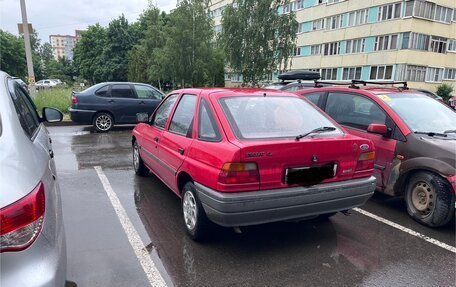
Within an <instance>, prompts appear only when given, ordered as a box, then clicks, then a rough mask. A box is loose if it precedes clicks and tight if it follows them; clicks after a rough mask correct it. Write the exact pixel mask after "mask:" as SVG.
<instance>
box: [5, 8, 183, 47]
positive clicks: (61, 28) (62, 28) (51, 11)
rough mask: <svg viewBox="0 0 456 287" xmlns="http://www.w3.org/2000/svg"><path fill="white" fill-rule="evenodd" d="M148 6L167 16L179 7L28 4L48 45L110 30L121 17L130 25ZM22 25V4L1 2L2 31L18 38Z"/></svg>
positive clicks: (32, 19) (29, 15) (32, 20)
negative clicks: (92, 29) (96, 28)
mask: <svg viewBox="0 0 456 287" xmlns="http://www.w3.org/2000/svg"><path fill="white" fill-rule="evenodd" d="M149 3H151V4H153V5H154V6H157V7H158V8H160V10H162V11H166V12H169V11H170V10H171V9H174V8H175V7H176V0H153V1H151V0H123V1H122V0H60V1H59V0H25V5H26V8H27V19H28V22H29V23H31V24H32V25H33V28H34V29H35V30H36V31H37V32H38V36H39V38H40V39H41V44H43V43H45V42H49V35H54V34H61V35H74V30H84V29H86V28H87V26H89V25H93V24H96V23H97V22H98V23H100V25H102V26H107V25H108V24H109V22H110V21H111V20H112V19H114V18H117V17H118V16H120V15H121V14H122V13H123V14H124V16H125V18H127V19H128V21H129V22H133V21H136V20H137V19H138V17H139V15H140V14H141V13H142V12H143V11H144V10H145V9H146V8H147V7H148V6H149ZM20 22H22V18H21V6H20V1H19V0H0V29H2V30H6V31H8V32H10V33H12V34H14V35H18V31H17V23H20Z"/></svg>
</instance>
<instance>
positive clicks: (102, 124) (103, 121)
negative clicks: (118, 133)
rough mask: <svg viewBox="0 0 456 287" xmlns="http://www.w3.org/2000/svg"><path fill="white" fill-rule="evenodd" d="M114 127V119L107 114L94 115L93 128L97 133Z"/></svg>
mask: <svg viewBox="0 0 456 287" xmlns="http://www.w3.org/2000/svg"><path fill="white" fill-rule="evenodd" d="M113 125H114V119H113V118H112V116H111V115H110V114H108V113H99V114H96V115H95V117H94V118H93V127H94V128H95V130H96V131H98V132H102V133H104V132H107V131H109V130H110V129H111V128H112V126H113Z"/></svg>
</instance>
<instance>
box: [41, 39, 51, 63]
mask: <svg viewBox="0 0 456 287" xmlns="http://www.w3.org/2000/svg"><path fill="white" fill-rule="evenodd" d="M40 57H41V60H42V61H43V62H44V63H48V62H49V61H51V60H52V59H54V54H53V53H52V46H51V44H49V43H44V44H43V45H41V47H40Z"/></svg>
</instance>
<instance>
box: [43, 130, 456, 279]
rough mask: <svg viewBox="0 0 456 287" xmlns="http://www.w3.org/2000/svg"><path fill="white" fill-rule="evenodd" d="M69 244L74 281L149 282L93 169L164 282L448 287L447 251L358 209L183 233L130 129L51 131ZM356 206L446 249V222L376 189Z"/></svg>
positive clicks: (451, 238)
mask: <svg viewBox="0 0 456 287" xmlns="http://www.w3.org/2000/svg"><path fill="white" fill-rule="evenodd" d="M48 129H49V131H50V133H51V137H52V139H53V147H54V153H55V158H56V163H57V169H58V176H59V180H60V187H61V190H62V201H63V211H64V222H65V228H66V234H67V246H68V279H69V280H72V281H75V282H76V283H77V284H78V286H150V283H149V281H148V279H147V277H146V275H145V273H144V271H143V269H142V267H141V264H140V263H139V261H138V259H137V258H136V256H135V253H134V252H133V248H132V247H131V245H130V243H129V241H128V239H127V236H126V234H125V232H124V230H123V229H122V226H121V224H120V222H119V219H118V217H117V215H116V212H115V211H114V208H113V206H112V205H111V203H110V201H109V199H108V196H107V194H106V192H105V191H104V189H103V185H102V183H101V182H100V180H99V178H98V177H97V173H96V171H95V169H94V167H95V166H101V168H102V169H103V171H104V173H105V174H106V176H107V178H108V180H109V182H110V184H111V186H112V189H113V191H114V192H115V193H116V195H117V197H118V198H119V200H120V202H121V204H122V206H123V208H124V209H125V210H126V213H127V215H128V217H129V219H130V220H131V222H132V224H133V225H134V227H135V229H136V230H137V232H138V233H139V236H140V237H141V239H142V242H144V244H145V245H146V246H145V248H146V249H147V250H148V251H149V252H150V254H151V258H152V260H153V262H154V263H155V265H156V266H157V268H158V269H159V271H160V273H161V275H162V277H163V278H164V280H165V281H166V282H167V284H168V285H169V286H173V285H174V286H455V284H456V283H455V282H456V255H455V253H453V252H451V251H448V250H446V249H443V248H441V247H439V246H436V245H433V244H431V243H429V242H426V241H424V240H422V239H420V238H417V237H415V236H412V235H410V234H407V233H405V232H403V231H401V230H398V229H394V228H392V227H390V226H387V225H385V224H384V223H382V222H378V221H375V220H373V219H371V218H369V217H366V216H364V215H362V214H360V213H357V212H352V214H351V215H350V216H345V215H342V214H337V215H336V216H334V217H332V218H331V219H330V220H327V221H317V220H311V221H302V222H298V223H297V222H280V223H273V224H264V225H258V226H252V227H246V228H242V234H236V233H234V232H233V231H232V230H231V229H225V228H216V229H215V230H214V234H213V236H212V237H211V238H210V240H209V241H208V242H205V243H195V242H193V241H192V240H191V239H189V237H187V235H186V234H185V230H184V227H183V221H182V218H181V213H180V202H179V199H178V198H177V197H176V196H175V195H174V194H173V193H172V192H171V191H170V190H169V189H168V188H167V187H166V186H165V185H164V184H163V183H161V182H160V180H158V179H157V178H156V177H155V176H153V175H150V176H148V177H145V178H142V177H137V176H135V174H134V171H133V169H132V166H131V157H132V155H131V138H130V133H131V127H126V128H124V127H122V128H117V129H116V130H114V131H112V132H109V133H107V134H100V133H92V132H91V130H90V128H89V127H50V128H48ZM362 208H363V209H364V210H366V211H369V212H371V213H373V214H376V215H378V216H381V217H383V218H386V219H388V220H390V221H393V222H395V223H398V224H400V225H402V226H404V227H407V228H410V229H412V230H414V231H417V232H419V233H422V234H424V235H426V236H429V237H431V238H434V239H436V240H438V241H440V242H443V243H445V244H448V245H450V246H453V247H454V246H455V224H454V222H452V223H451V224H449V225H447V226H445V227H443V228H440V229H431V228H427V227H425V226H422V225H420V224H418V223H416V222H415V221H413V220H412V219H411V218H409V217H408V216H407V213H406V211H405V209H404V205H403V201H402V200H400V199H391V198H389V197H386V196H381V195H376V196H374V197H373V198H372V199H371V200H370V201H369V202H368V203H367V204H366V205H365V206H363V207H362Z"/></svg>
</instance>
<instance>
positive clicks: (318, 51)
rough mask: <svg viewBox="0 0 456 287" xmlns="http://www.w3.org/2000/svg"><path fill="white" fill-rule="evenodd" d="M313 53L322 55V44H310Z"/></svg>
mask: <svg viewBox="0 0 456 287" xmlns="http://www.w3.org/2000/svg"><path fill="white" fill-rule="evenodd" d="M310 54H311V55H321V45H312V46H310Z"/></svg>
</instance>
